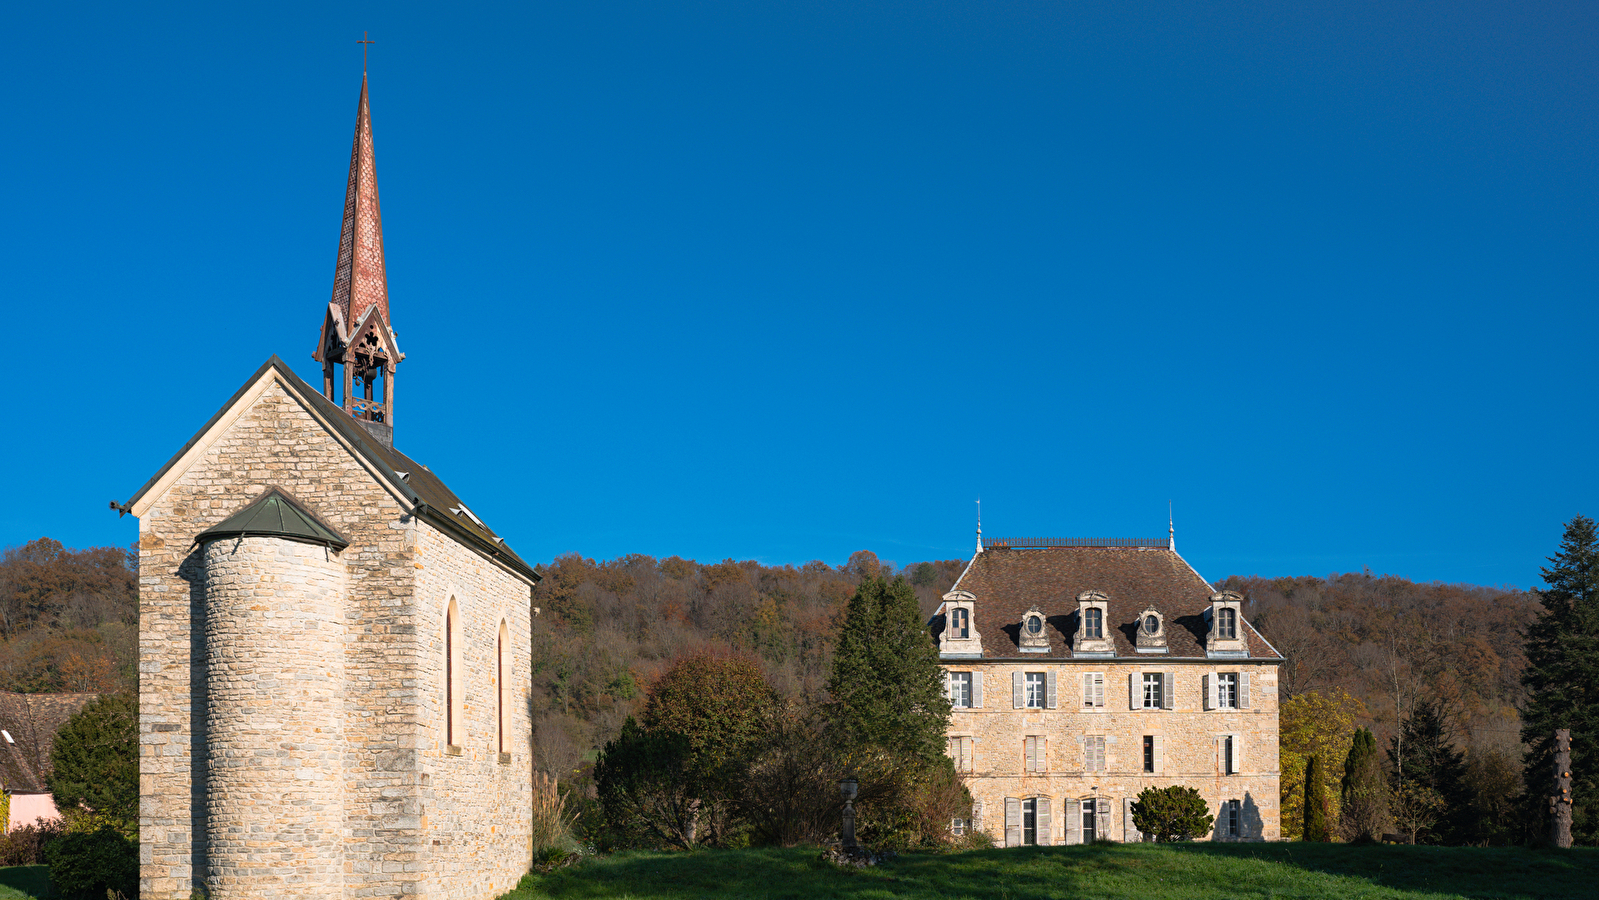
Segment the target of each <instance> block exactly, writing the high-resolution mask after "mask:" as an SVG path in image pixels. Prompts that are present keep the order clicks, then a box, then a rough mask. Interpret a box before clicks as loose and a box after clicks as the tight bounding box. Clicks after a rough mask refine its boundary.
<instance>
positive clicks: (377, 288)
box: [333, 72, 393, 333]
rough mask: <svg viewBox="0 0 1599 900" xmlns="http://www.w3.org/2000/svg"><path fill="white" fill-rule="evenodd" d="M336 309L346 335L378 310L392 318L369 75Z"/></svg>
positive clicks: (348, 192)
mask: <svg viewBox="0 0 1599 900" xmlns="http://www.w3.org/2000/svg"><path fill="white" fill-rule="evenodd" d="M333 303H334V305H335V306H337V307H338V308H339V312H340V314H341V315H342V316H343V317H344V328H345V331H346V333H349V332H353V331H354V330H355V326H356V324H357V323H359V322H360V321H361V317H362V316H363V315H365V314H366V311H367V310H368V309H370V308H371V307H374V306H375V307H377V309H378V311H379V312H380V313H382V315H383V321H384V323H385V324H387V325H389V327H391V328H392V327H393V320H392V319H390V318H389V283H388V276H387V275H386V274H385V272H384V268H383V217H382V215H381V214H380V213H379V211H378V169H377V160H376V157H375V156H374V154H373V150H372V112H371V110H370V109H368V107H367V99H366V73H365V72H363V73H362V74H361V102H360V105H359V106H358V107H357V109H356V114H355V141H354V143H353V144H352V145H351V147H350V180H349V185H348V187H346V188H345V191H344V226H343V228H342V229H341V230H340V232H339V260H338V266H337V267H336V268H335V269H334V271H333Z"/></svg>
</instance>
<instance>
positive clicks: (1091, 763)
mask: <svg viewBox="0 0 1599 900" xmlns="http://www.w3.org/2000/svg"><path fill="white" fill-rule="evenodd" d="M1083 771H1085V772H1103V771H1105V736H1104V735H1103V734H1090V735H1088V736H1086V737H1084V738H1083Z"/></svg>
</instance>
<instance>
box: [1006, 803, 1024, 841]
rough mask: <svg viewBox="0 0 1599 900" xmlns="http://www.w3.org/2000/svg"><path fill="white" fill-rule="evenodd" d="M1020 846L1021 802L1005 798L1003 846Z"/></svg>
mask: <svg viewBox="0 0 1599 900" xmlns="http://www.w3.org/2000/svg"><path fill="white" fill-rule="evenodd" d="M1021 845H1022V801H1020V800H1018V799H1016V798H1015V797H1006V798H1005V846H1007V847H1020V846H1021Z"/></svg>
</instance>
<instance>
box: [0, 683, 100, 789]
mask: <svg viewBox="0 0 1599 900" xmlns="http://www.w3.org/2000/svg"><path fill="white" fill-rule="evenodd" d="M98 696H100V695H99V694H67V693H59V694H14V693H11V692H10V691H0V729H4V730H5V732H6V733H7V734H9V735H11V740H9V741H8V740H6V739H5V738H4V736H0V787H4V789H5V790H6V792H7V793H23V794H37V793H44V792H46V791H48V790H49V787H47V786H46V785H45V781H44V780H45V776H47V775H49V774H50V751H51V750H52V749H54V747H55V738H56V732H57V731H60V730H61V726H62V725H65V724H66V723H67V720H68V719H70V718H72V716H73V714H74V713H76V712H77V711H78V710H80V709H82V708H83V706H84V704H86V703H88V702H89V701H90V700H93V699H94V698H96V697H98Z"/></svg>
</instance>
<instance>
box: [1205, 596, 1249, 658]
mask: <svg viewBox="0 0 1599 900" xmlns="http://www.w3.org/2000/svg"><path fill="white" fill-rule="evenodd" d="M1243 605H1244V597H1243V595H1242V594H1239V593H1237V592H1235V591H1222V592H1221V593H1219V594H1212V595H1211V596H1210V610H1209V611H1208V615H1207V616H1206V618H1208V619H1210V630H1209V632H1208V633H1207V634H1206V635H1205V655H1206V656H1209V657H1212V658H1218V657H1243V656H1248V655H1249V648H1248V647H1247V646H1245V644H1244V637H1243V632H1242V630H1241V629H1240V627H1239V621H1240V620H1241V619H1242V618H1243V611H1242V607H1243Z"/></svg>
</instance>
